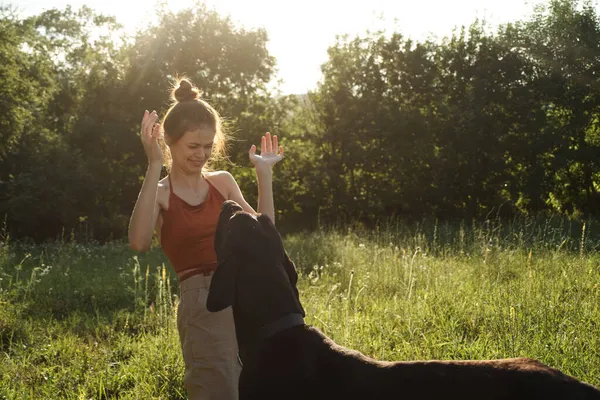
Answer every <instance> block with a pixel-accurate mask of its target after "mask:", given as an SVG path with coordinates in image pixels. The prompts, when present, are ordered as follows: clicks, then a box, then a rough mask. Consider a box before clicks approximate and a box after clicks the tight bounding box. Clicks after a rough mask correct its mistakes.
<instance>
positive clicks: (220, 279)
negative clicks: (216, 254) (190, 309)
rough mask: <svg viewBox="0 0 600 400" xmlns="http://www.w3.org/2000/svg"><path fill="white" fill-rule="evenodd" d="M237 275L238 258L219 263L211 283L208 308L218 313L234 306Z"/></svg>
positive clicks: (207, 301)
mask: <svg viewBox="0 0 600 400" xmlns="http://www.w3.org/2000/svg"><path fill="white" fill-rule="evenodd" d="M236 275H237V258H236V257H235V256H229V257H227V258H226V259H225V260H223V261H222V262H220V263H219V265H218V266H217V269H216V271H215V272H214V274H213V277H212V279H211V282H210V288H209V290H208V298H207V299H206V308H207V309H208V311H210V312H217V311H221V310H224V309H225V308H227V307H229V306H232V305H233V299H234V297H235V278H236Z"/></svg>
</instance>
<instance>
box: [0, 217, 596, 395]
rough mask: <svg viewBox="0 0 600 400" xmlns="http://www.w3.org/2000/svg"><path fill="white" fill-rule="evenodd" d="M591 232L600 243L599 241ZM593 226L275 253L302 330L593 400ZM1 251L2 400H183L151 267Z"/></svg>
mask: <svg viewBox="0 0 600 400" xmlns="http://www.w3.org/2000/svg"><path fill="white" fill-rule="evenodd" d="M598 231H600V229H599V230H598ZM596 234H597V230H596V225H595V224H594V223H593V222H590V221H587V222H586V223H585V225H584V224H583V223H573V222H567V221H564V220H559V219H554V220H553V219H546V220H521V221H510V222H508V223H507V222H501V221H499V220H493V221H486V222H483V223H477V222H470V223H465V222H458V223H443V224H441V223H437V222H435V221H426V222H423V223H419V224H416V223H415V224H410V225H409V224H402V223H399V222H396V223H386V224H381V225H380V226H379V227H377V228H375V229H364V228H360V227H356V226H354V227H351V228H348V227H347V226H346V227H344V228H341V227H336V228H331V229H325V228H323V229H320V230H318V231H315V232H311V233H301V234H291V235H289V236H287V237H286V248H287V250H288V252H289V253H290V255H291V257H292V259H294V261H295V262H296V264H297V267H298V269H299V271H300V275H301V277H300V291H301V296H302V301H303V304H304V306H305V309H306V311H307V320H308V322H309V323H311V324H313V325H315V326H317V327H319V328H320V329H321V330H323V331H324V332H325V333H326V334H327V335H329V336H331V337H332V338H333V339H334V340H336V341H337V342H338V343H340V344H342V345H345V346H348V347H351V348H354V349H357V350H360V351H362V352H364V353H366V354H368V355H371V356H373V357H376V358H379V359H386V360H416V359H433V358H435V359H466V358H479V359H482V358H499V357H514V356H527V357H534V358H538V359H540V360H541V361H543V362H545V363H547V364H549V365H551V366H554V367H557V368H560V369H561V370H563V371H564V372H566V373H569V374H571V375H574V376H577V377H579V378H581V379H584V380H586V381H588V382H590V383H593V384H596V385H600V335H598V332H600V257H599V256H598V255H597V252H596V249H597V247H598V244H599V243H600V240H598V238H597V236H595V235H596ZM1 243H2V244H1V245H0V357H1V360H0V399H29V398H31V399H46V398H47V399H56V398H64V399H89V398H94V399H112V398H119V399H139V398H144V399H159V398H161V399H180V398H185V391H184V389H183V385H182V377H183V361H182V357H181V351H180V347H179V342H178V336H177V331H176V326H175V313H176V307H177V302H178V295H177V281H176V277H175V276H174V274H172V273H171V270H170V267H169V265H168V263H167V261H166V259H165V257H164V255H163V254H162V252H161V251H160V249H153V250H152V251H150V252H149V253H146V254H140V255H135V254H134V253H133V252H131V251H130V250H129V249H128V248H127V246H126V245H124V244H122V243H112V244H109V245H99V244H87V245H81V244H77V243H75V242H74V241H70V240H64V241H62V242H60V243H54V244H46V245H41V246H30V245H25V244H20V243H13V242H11V241H10V239H9V238H7V237H4V239H3V240H2V242H1Z"/></svg>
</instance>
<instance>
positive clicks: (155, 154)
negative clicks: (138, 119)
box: [140, 110, 163, 165]
mask: <svg viewBox="0 0 600 400" xmlns="http://www.w3.org/2000/svg"><path fill="white" fill-rule="evenodd" d="M157 121H158V114H157V113H156V111H152V112H148V110H146V112H144V118H142V131H141V132H140V136H141V137H142V144H143V145H144V151H145V152H146V157H148V164H160V165H162V163H163V153H162V150H161V148H160V144H159V143H158V138H159V137H160V124H159V123H157Z"/></svg>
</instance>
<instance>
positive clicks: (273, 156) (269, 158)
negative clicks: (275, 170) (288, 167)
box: [248, 132, 283, 172]
mask: <svg viewBox="0 0 600 400" xmlns="http://www.w3.org/2000/svg"><path fill="white" fill-rule="evenodd" d="M248 154H249V155H250V162H252V165H254V168H256V172H261V171H263V170H270V169H271V168H272V167H273V165H275V164H277V163H278V162H279V161H281V160H282V159H283V146H279V142H278V140H277V135H273V137H271V134H270V133H269V132H267V133H266V134H265V136H263V137H262V139H261V143H260V154H256V146H255V145H252V147H250V151H249V152H248Z"/></svg>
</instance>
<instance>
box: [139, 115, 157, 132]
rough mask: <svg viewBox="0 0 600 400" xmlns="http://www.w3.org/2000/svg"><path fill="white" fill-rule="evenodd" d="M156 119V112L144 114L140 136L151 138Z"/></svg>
mask: <svg viewBox="0 0 600 400" xmlns="http://www.w3.org/2000/svg"><path fill="white" fill-rule="evenodd" d="M157 119H158V114H157V113H156V111H152V113H149V114H148V115H146V113H144V120H143V122H142V136H146V137H148V138H150V137H152V136H153V130H154V127H155V125H154V124H155V123H156V120H157Z"/></svg>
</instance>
